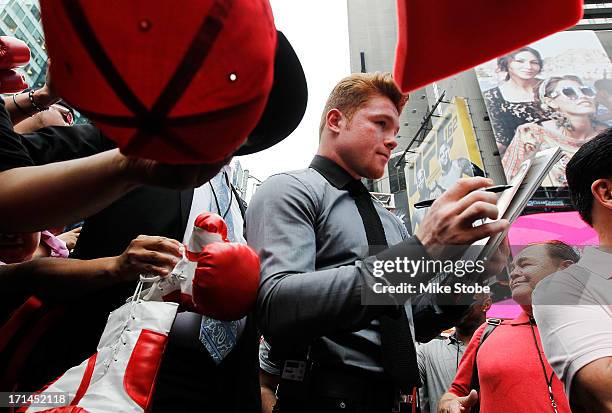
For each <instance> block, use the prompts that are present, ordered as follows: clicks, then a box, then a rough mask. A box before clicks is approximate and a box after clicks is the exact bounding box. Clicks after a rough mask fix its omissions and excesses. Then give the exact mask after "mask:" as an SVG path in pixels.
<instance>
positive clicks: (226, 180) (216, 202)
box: [208, 171, 234, 219]
mask: <svg viewBox="0 0 612 413" xmlns="http://www.w3.org/2000/svg"><path fill="white" fill-rule="evenodd" d="M223 178H224V180H225V183H226V184H227V188H228V190H229V193H230V199H229V202H228V203H227V209H226V210H225V212H223V213H221V207H220V206H219V199H218V198H217V193H216V192H215V188H213V184H212V183H211V182H210V181H208V185H210V190H211V192H212V194H213V197H214V198H215V204H216V207H217V212H218V213H219V215H221V218H223V219H225V217H226V216H227V213H228V212H229V210H230V209H231V208H232V197H233V196H234V191H232V188H231V187H230V183H229V178H228V177H227V173H225V171H223Z"/></svg>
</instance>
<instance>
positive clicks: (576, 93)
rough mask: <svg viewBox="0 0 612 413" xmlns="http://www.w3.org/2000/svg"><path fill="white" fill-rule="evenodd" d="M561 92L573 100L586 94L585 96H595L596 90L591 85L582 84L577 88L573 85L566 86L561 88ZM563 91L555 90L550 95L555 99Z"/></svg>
mask: <svg viewBox="0 0 612 413" xmlns="http://www.w3.org/2000/svg"><path fill="white" fill-rule="evenodd" d="M561 93H562V94H563V95H564V96H565V97H566V98H568V99H571V100H576V99H578V98H579V97H580V96H584V97H587V98H592V97H595V91H594V90H593V88H591V87H590V86H580V87H579V88H575V87H573V86H566V87H564V88H563V89H561ZM561 93H559V92H553V93H551V94H550V97H551V98H553V99H555V98H556V97H558V96H559V95H560V94H561Z"/></svg>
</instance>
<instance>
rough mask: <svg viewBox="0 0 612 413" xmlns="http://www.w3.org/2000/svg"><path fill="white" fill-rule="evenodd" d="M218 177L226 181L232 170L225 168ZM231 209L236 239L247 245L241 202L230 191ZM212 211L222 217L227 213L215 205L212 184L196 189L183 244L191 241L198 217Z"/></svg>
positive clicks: (227, 166) (208, 183)
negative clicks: (194, 224)
mask: <svg viewBox="0 0 612 413" xmlns="http://www.w3.org/2000/svg"><path fill="white" fill-rule="evenodd" d="M217 175H222V177H223V179H224V180H225V177H226V176H231V170H230V169H229V165H226V166H224V167H223V168H222V169H221V171H219V173H218V174H217ZM211 180H212V179H211ZM229 196H230V209H229V211H228V212H227V213H228V214H231V215H232V220H233V221H234V223H235V225H234V237H233V239H235V240H237V241H236V242H240V243H241V244H246V241H245V239H244V234H243V223H244V221H243V219H242V213H241V212H240V206H239V204H238V203H239V202H240V201H239V200H238V199H236V196H235V195H234V192H233V191H231V190H230V192H229ZM206 211H210V212H215V213H217V214H219V215H221V216H223V214H224V213H225V212H226V211H218V209H217V204H216V203H215V197H214V195H213V189H212V186H211V184H210V182H206V183H205V184H203V185H201V186H199V187H197V188H195V189H194V190H193V200H192V201H191V209H190V210H189V219H188V220H187V226H186V227H185V234H184V235H183V244H187V243H188V242H189V240H190V239H191V233H192V232H193V223H194V222H195V220H196V218H197V217H198V215H200V214H201V213H203V212H206Z"/></svg>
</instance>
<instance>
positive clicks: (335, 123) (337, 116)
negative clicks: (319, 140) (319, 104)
mask: <svg viewBox="0 0 612 413" xmlns="http://www.w3.org/2000/svg"><path fill="white" fill-rule="evenodd" d="M344 120H345V118H344V115H342V112H340V110H338V109H336V108H333V109H330V110H329V112H327V115H326V116H325V126H327V129H329V130H330V131H332V132H334V133H338V132H340V129H341V128H342V122H344Z"/></svg>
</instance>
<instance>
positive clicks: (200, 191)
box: [173, 167, 246, 343]
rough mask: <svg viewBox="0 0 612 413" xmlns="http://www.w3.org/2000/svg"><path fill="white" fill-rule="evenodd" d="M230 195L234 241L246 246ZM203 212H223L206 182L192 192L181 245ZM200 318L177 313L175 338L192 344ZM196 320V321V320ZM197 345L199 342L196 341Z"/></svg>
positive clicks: (241, 325) (240, 327)
mask: <svg viewBox="0 0 612 413" xmlns="http://www.w3.org/2000/svg"><path fill="white" fill-rule="evenodd" d="M228 172H229V170H228V168H227V167H224V168H222V169H221V171H219V173H218V174H217V176H219V175H223V174H227V173H228ZM230 194H231V196H232V198H231V200H230V209H229V211H228V213H229V214H232V219H233V221H234V239H235V240H237V241H236V242H239V243H242V244H246V241H245V239H244V235H243V222H244V221H243V219H242V214H241V213H240V207H239V206H238V202H240V201H239V200H238V199H236V197H235V196H234V195H233V192H232V191H231V190H230ZM204 212H214V213H217V214H219V215H223V214H224V213H225V211H219V210H218V208H217V205H216V203H215V200H214V195H213V190H212V186H211V185H210V184H209V183H208V182H207V183H205V184H203V185H201V186H199V187H198V188H195V189H194V190H193V199H192V201H191V208H190V210H189V218H188V220H187V226H186V227H185V234H184V235H183V243H184V244H185V245H187V244H188V243H189V240H190V239H191V234H192V232H193V224H194V222H195V220H196V218H197V217H198V215H200V214H202V213H204ZM201 318H202V317H201V316H200V315H199V314H197V315H196V314H195V313H189V312H180V313H177V315H176V319H175V321H174V326H173V332H174V334H175V336H177V337H178V335H179V333H178V332H179V331H180V335H181V337H184V341H185V342H188V343H192V342H194V340H192V338H193V337H198V336H199V331H200V322H199V320H200V319H201ZM196 319H197V320H196ZM245 324H246V318H243V319H241V320H240V321H239V323H238V331H237V334H236V337H237V338H240V336H241V335H242V332H243V331H244V327H245ZM198 343H199V341H198Z"/></svg>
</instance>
